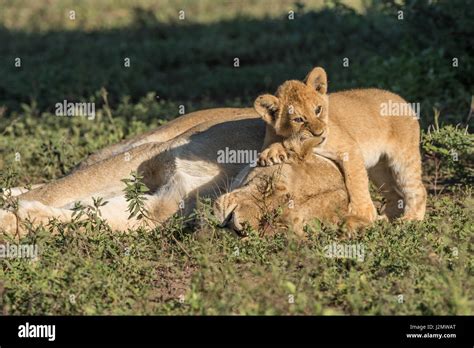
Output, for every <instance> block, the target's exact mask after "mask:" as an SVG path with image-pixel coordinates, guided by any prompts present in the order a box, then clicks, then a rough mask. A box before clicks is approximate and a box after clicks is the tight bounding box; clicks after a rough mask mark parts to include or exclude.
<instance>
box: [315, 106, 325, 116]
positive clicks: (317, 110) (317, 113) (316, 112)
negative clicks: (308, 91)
mask: <svg viewBox="0 0 474 348" xmlns="http://www.w3.org/2000/svg"><path fill="white" fill-rule="evenodd" d="M321 111H323V107H322V106H321V105H318V106H317V107H316V109H315V110H314V113H315V114H316V116H319V114H320V113H321Z"/></svg>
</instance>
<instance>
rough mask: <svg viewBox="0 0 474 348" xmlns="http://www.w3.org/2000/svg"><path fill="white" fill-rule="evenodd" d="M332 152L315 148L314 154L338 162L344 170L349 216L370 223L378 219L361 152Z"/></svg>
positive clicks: (353, 150)
mask: <svg viewBox="0 0 474 348" xmlns="http://www.w3.org/2000/svg"><path fill="white" fill-rule="evenodd" d="M355 147H356V145H354V146H350V148H351V150H347V151H330V150H328V149H325V148H315V150H314V153H317V154H320V155H321V156H324V157H327V158H330V159H332V160H334V161H336V162H338V163H339V164H340V165H341V167H342V170H343V174H344V181H345V183H346V188H347V193H348V195H349V214H350V215H354V216H357V217H358V218H362V219H364V220H367V221H369V222H373V221H375V220H376V219H377V216H378V215H377V209H375V206H374V203H373V202H372V198H371V197H370V192H369V177H368V173H367V170H366V168H365V163H364V158H363V157H362V154H361V152H360V151H359V150H355V149H354V148H355Z"/></svg>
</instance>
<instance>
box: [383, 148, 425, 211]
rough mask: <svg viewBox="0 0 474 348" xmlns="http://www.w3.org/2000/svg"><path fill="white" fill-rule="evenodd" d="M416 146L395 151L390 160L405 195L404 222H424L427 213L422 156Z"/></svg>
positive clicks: (396, 179)
mask: <svg viewBox="0 0 474 348" xmlns="http://www.w3.org/2000/svg"><path fill="white" fill-rule="evenodd" d="M418 147H419V145H418V142H417V143H416V146H415V145H413V146H411V147H405V148H401V149H399V150H398V151H394V152H393V153H392V155H391V156H390V158H389V166H390V168H391V170H392V172H393V174H394V179H395V181H396V183H397V187H398V188H399V190H400V192H401V193H402V194H403V200H404V214H403V217H402V218H403V219H404V220H423V218H424V216H425V211H426V189H425V187H424V185H423V182H422V179H421V174H422V169H421V155H420V151H419V148H418Z"/></svg>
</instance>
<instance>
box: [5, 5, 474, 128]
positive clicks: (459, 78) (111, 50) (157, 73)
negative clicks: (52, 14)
mask: <svg viewBox="0 0 474 348" xmlns="http://www.w3.org/2000/svg"><path fill="white" fill-rule="evenodd" d="M409 2H410V3H412V5H411V7H410V8H409V10H406V11H405V18H404V20H399V19H398V18H397V7H396V6H395V5H385V6H380V5H369V7H368V8H367V11H366V13H365V14H359V13H356V12H355V11H353V10H351V9H350V8H348V7H344V6H342V5H341V6H336V7H334V8H326V9H323V10H321V11H318V12H302V13H297V14H296V16H295V19H294V20H289V19H288V18H287V17H282V18H279V19H270V18H266V19H262V20H257V19H250V18H243V17H237V18H235V19H233V20H230V21H223V22H217V23H212V24H193V23H189V22H186V21H182V22H181V21H178V22H176V23H166V24H165V23H162V22H159V21H158V20H157V19H156V17H155V15H154V13H153V12H150V11H147V10H144V9H141V8H135V9H134V13H133V16H134V21H133V24H132V25H131V26H129V27H126V28H121V29H113V30H103V31H93V32H84V31H50V32H46V33H29V32H21V31H9V30H6V29H5V28H0V47H2V53H1V56H0V59H1V60H0V76H1V79H0V105H5V106H6V107H7V108H8V110H9V111H15V110H19V109H20V103H30V102H31V101H32V100H34V101H36V102H37V104H38V107H39V109H40V110H54V104H55V103H57V102H62V101H63V100H64V99H67V100H68V101H75V100H81V99H88V98H91V97H92V98H95V97H97V95H98V93H97V91H98V90H99V89H100V88H101V87H105V88H106V89H107V90H108V91H109V97H110V101H111V104H112V106H113V105H115V103H117V102H118V101H119V100H120V99H122V98H123V97H125V96H130V97H131V98H132V101H136V100H138V98H140V97H143V96H144V95H145V94H146V93H147V92H150V91H154V92H156V94H157V95H158V96H160V98H161V100H173V101H175V102H185V103H194V104H195V105H197V107H199V105H201V104H206V103H207V104H209V101H211V102H210V103H211V104H216V105H226V102H228V101H230V100H232V101H233V102H234V103H236V104H241V105H250V104H251V103H252V101H253V99H254V98H255V97H256V96H257V95H258V94H260V93H263V92H266V91H270V92H273V91H274V90H275V89H276V87H277V86H278V85H279V84H280V83H281V82H283V81H285V80H287V79H301V78H303V77H304V76H305V74H306V73H307V71H309V69H310V68H311V67H313V66H315V65H321V66H323V67H324V68H325V69H326V70H327V71H328V75H329V81H330V90H331V91H335V90H341V89H345V88H354V87H380V88H385V89H389V90H391V91H393V92H396V93H399V94H401V95H402V96H403V97H405V98H406V99H408V100H409V101H411V102H420V103H421V104H422V114H423V111H424V112H425V113H426V112H429V113H431V109H432V107H433V106H436V107H439V108H442V109H444V110H445V111H447V112H448V113H451V114H454V115H451V116H450V117H451V120H452V121H461V119H462V118H463V117H464V116H465V115H466V112H467V110H468V106H469V102H470V95H471V92H470V91H469V89H470V88H472V87H471V83H470V81H469V79H470V77H469V76H471V77H472V74H473V71H474V67H473V66H474V64H473V62H472V58H469V56H468V55H467V51H468V47H469V38H472V35H471V33H472V25H470V24H469V21H467V22H466V21H462V20H459V15H460V13H461V15H464V16H468V14H467V13H465V12H464V9H463V5H462V2H459V1H453V2H450V4H447V5H446V4H444V5H429V4H427V3H425V2H423V1H409ZM388 3H390V2H388ZM460 11H461V12H460ZM466 11H472V10H467V9H466ZM461 19H462V18H461ZM443 25H446V26H449V27H444V26H443ZM17 57H18V58H20V59H21V67H20V68H17V67H15V66H14V63H15V58H17ZM452 57H458V58H459V61H460V62H462V63H461V64H460V66H459V67H458V68H457V69H453V67H452V62H451V61H452ZM126 58H129V59H130V67H125V66H124V64H125V59H126ZM236 59H238V65H239V66H238V67H236V66H235V63H236ZM344 62H347V63H348V66H344V65H343V63H344ZM94 96H95V97H94ZM423 117H430V116H423ZM423 122H425V123H426V120H425V121H423Z"/></svg>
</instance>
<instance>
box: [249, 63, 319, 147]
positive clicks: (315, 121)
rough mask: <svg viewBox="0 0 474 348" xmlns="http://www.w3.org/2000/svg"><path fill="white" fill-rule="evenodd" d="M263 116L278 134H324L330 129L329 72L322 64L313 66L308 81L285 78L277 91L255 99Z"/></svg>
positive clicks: (307, 77) (286, 136)
mask: <svg viewBox="0 0 474 348" xmlns="http://www.w3.org/2000/svg"><path fill="white" fill-rule="evenodd" d="M254 107H255V110H256V111H257V113H258V114H259V115H260V116H261V117H262V119H263V120H264V121H265V122H266V123H267V124H268V125H270V126H271V127H273V128H274V129H275V132H276V134H277V135H279V136H281V137H283V138H285V139H287V138H290V137H295V138H298V139H299V140H306V139H308V138H313V137H320V138H323V140H322V141H324V138H325V136H326V133H327V118H328V96H327V76H326V72H325V71H324V69H323V68H319V67H317V68H314V69H313V70H312V71H311V72H310V73H309V74H308V76H306V78H305V81H304V82H301V81H294V80H292V81H286V82H285V83H283V84H282V85H281V86H280V87H279V88H278V90H277V92H276V94H275V95H271V94H264V95H261V96H259V97H258V98H257V99H256V100H255V103H254Z"/></svg>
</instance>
